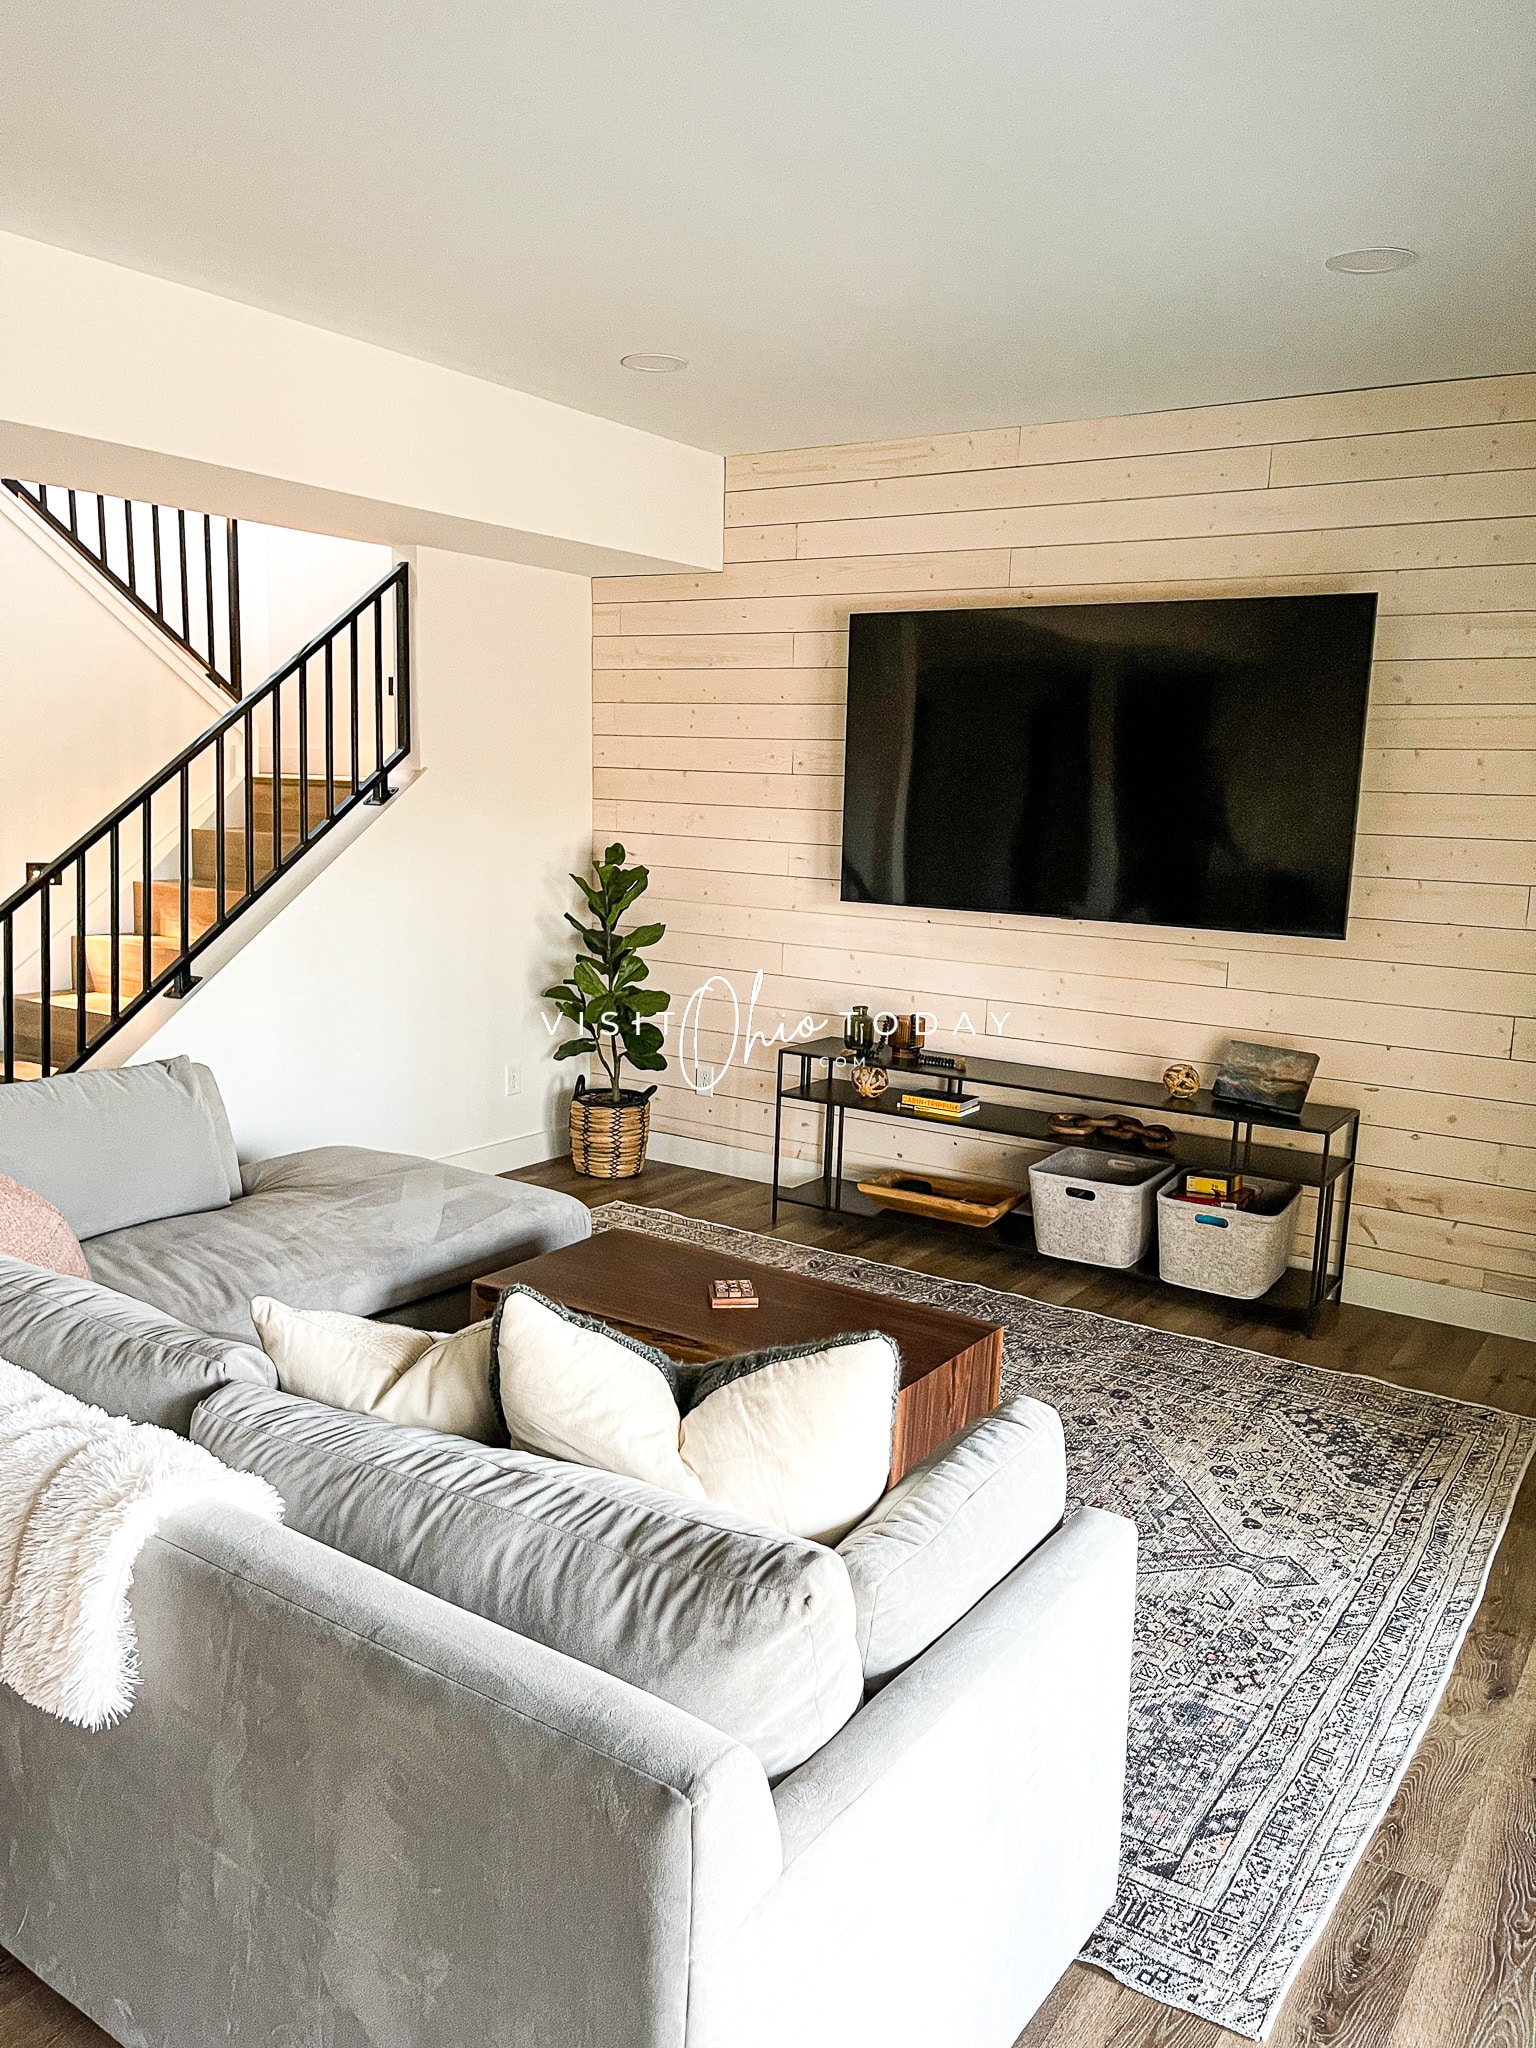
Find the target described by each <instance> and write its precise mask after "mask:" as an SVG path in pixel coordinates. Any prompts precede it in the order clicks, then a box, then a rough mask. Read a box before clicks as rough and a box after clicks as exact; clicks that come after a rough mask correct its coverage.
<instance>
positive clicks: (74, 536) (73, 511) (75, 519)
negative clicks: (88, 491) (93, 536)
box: [69, 489, 80, 540]
mask: <svg viewBox="0 0 1536 2048" xmlns="http://www.w3.org/2000/svg"><path fill="white" fill-rule="evenodd" d="M69 537H70V539H71V540H78V539H79V538H80V508H79V506H78V505H77V504H76V503H75V494H74V491H73V489H71V490H70V493H69Z"/></svg>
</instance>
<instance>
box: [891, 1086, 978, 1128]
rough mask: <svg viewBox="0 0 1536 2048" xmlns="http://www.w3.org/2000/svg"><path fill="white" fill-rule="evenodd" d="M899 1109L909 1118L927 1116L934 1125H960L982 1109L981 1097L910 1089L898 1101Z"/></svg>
mask: <svg viewBox="0 0 1536 2048" xmlns="http://www.w3.org/2000/svg"><path fill="white" fill-rule="evenodd" d="M897 1107H898V1108H900V1109H903V1110H905V1111H906V1112H907V1114H908V1115H909V1116H925V1117H929V1118H931V1119H932V1121H933V1122H934V1123H940V1124H958V1123H961V1122H963V1121H964V1119H965V1118H966V1117H968V1116H974V1115H975V1114H976V1112H977V1110H978V1109H980V1107H981V1097H980V1096H979V1095H930V1094H925V1093H923V1091H922V1090H921V1089H908V1090H907V1091H906V1092H905V1093H904V1094H903V1095H902V1096H901V1097H900V1098H899V1100H898V1103H897Z"/></svg>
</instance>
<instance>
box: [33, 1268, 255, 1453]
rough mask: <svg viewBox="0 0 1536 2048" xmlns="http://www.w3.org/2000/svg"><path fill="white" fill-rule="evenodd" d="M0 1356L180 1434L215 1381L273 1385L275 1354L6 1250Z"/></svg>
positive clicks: (95, 1403) (112, 1409) (83, 1396)
mask: <svg viewBox="0 0 1536 2048" xmlns="http://www.w3.org/2000/svg"><path fill="white" fill-rule="evenodd" d="M0 1358H5V1359H8V1360H9V1362H10V1363H11V1364H12V1365H19V1366H21V1367H22V1368H23V1369H24V1370H25V1371H27V1372H31V1373H36V1375H37V1377H38V1378H39V1379H42V1380H46V1381H47V1382H48V1384H49V1386H51V1387H57V1388H58V1390H59V1392H60V1393H62V1394H72V1395H73V1396H74V1397H75V1399H76V1400H77V1401H88V1402H89V1403H90V1404H91V1406H92V1407H93V1408H104V1409H105V1410H106V1411H107V1413H108V1414H109V1415H125V1416H127V1418H128V1420H129V1421H130V1422H153V1423H156V1424H158V1425H159V1427H160V1428H161V1429H173V1430H175V1431H176V1432H177V1434H178V1435H180V1436H186V1435H187V1434H188V1433H189V1430H190V1426H191V1421H192V1411H193V1409H194V1408H196V1406H197V1404H198V1402H199V1401H201V1400H202V1399H203V1397H204V1395H206V1394H209V1393H212V1392H213V1390H214V1389H215V1388H216V1387H222V1386H227V1385H228V1384H229V1383H230V1382H231V1381H235V1380H243V1381H247V1382H250V1383H253V1384H255V1385H258V1386H265V1387H270V1386H275V1385H276V1382H277V1375H276V1373H275V1372H274V1371H273V1370H272V1363H271V1360H270V1359H268V1358H267V1357H266V1356H265V1355H264V1354H263V1353H262V1352H260V1351H258V1350H257V1349H256V1348H255V1347H254V1346H253V1345H249V1344H238V1343H234V1342H231V1341H230V1340H229V1339H227V1338H223V1337H210V1336H208V1335H207V1334H206V1333H205V1332H204V1331H202V1330H189V1329H188V1328H187V1327H186V1326H185V1325H184V1324H182V1323H178V1322H177V1321H176V1320H175V1319H174V1318H173V1317H171V1316H168V1315H166V1314H165V1312H164V1310H162V1309H158V1308H151V1307H150V1306H149V1305H148V1304H147V1303H146V1302H143V1301H135V1300H132V1299H131V1298H130V1297H129V1296H127V1295H124V1294H114V1293H113V1292H112V1290H111V1289H110V1288H107V1287H99V1286H97V1285H96V1283H95V1282H94V1281H92V1280H77V1279H74V1278H73V1277H70V1276H67V1275H65V1274H62V1273H47V1272H44V1271H42V1270H41V1269H40V1268H39V1267H37V1266H28V1265H23V1264H22V1262H21V1261H20V1260H19V1259H8V1258H3V1257H0Z"/></svg>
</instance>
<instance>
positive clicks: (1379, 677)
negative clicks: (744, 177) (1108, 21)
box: [593, 376, 1536, 1307]
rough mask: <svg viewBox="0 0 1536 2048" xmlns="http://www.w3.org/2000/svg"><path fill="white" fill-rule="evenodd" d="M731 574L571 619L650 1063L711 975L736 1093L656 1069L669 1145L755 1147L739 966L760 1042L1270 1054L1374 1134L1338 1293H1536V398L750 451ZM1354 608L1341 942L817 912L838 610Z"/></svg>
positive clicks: (1517, 383) (1512, 383) (1017, 1162)
mask: <svg viewBox="0 0 1536 2048" xmlns="http://www.w3.org/2000/svg"><path fill="white" fill-rule="evenodd" d="M725 547H726V553H725V559H726V567H725V569H724V570H723V571H722V572H721V573H719V574H715V575H710V574H698V575H681V576H668V577H656V578H652V577H633V578H621V579H609V580H607V581H604V582H599V583H598V584H597V585H596V587H595V589H594V593H593V596H594V625H593V634H594V640H593V661H594V678H593V680H594V696H595V700H596V704H595V725H596V735H595V761H596V768H595V792H594V793H595V801H596V827H597V833H598V837H599V840H600V841H602V840H607V839H609V838H612V837H615V836H617V837H620V838H622V839H623V840H624V841H625V843H626V844H627V845H628V847H629V848H630V850H631V852H632V853H633V854H634V855H636V856H638V857H640V858H642V859H644V860H645V861H646V862H648V863H649V865H650V866H651V868H652V871H653V877H654V880H653V894H654V898H655V903H656V910H655V914H656V915H657V916H659V917H664V918H665V919H666V921H667V923H668V926H669V931H668V935H667V937H666V939H665V940H664V941H663V942H662V945H661V947H660V948H659V955H660V959H659V961H658V967H657V971H656V978H657V979H658V980H659V981H663V982H664V985H665V986H667V987H669V988H670V989H671V990H672V991H673V992H674V995H675V997H676V1002H675V1005H674V1019H673V1025H674V1039H675V1033H676V1026H677V1024H678V1022H679V1021H680V1017H679V1014H678V1013H679V1012H680V1011H681V1008H682V1004H683V1002H684V1001H685V1000H686V998H687V997H688V995H689V994H690V993H691V992H692V991H693V990H694V989H695V988H697V987H698V986H699V985H700V984H702V983H704V982H705V981H706V980H708V979H709V977H711V976H718V977H721V979H720V980H719V981H717V982H716V983H715V984H714V986H713V993H712V995H711V997H710V998H709V999H708V1000H707V1001H706V1002H705V1003H704V1004H703V1005H702V1006H701V1007H700V1006H696V1008H695V1011H694V1012H693V1015H692V1018H691V1022H693V1023H696V1024H701V1025H702V1029H700V1030H699V1032H698V1035H697V1042H696V1044H693V1043H690V1045H689V1046H688V1047H686V1048H685V1050H686V1052H687V1053H689V1054H690V1055H696V1056H697V1057H698V1058H699V1059H701V1060H705V1061H709V1062H711V1063H716V1064H719V1065H721V1066H723V1067H724V1071H723V1073H722V1074H721V1075H720V1078H719V1080H718V1082H717V1085H716V1088H715V1091H714V1093H713V1094H712V1095H705V1094H700V1093H697V1092H695V1091H693V1090H691V1089H689V1088H688V1087H687V1086H685V1085H683V1083H682V1081H681V1078H680V1076H679V1075H678V1073H677V1071H676V1067H675V1064H674V1071H673V1072H672V1073H671V1074H669V1075H668V1077H667V1080H666V1083H665V1085H664V1086H663V1089H662V1092H661V1095H660V1097H659V1100H658V1107H657V1118H656V1128H657V1129H659V1130H661V1131H666V1132H672V1133H676V1134H679V1135H682V1136H686V1137H693V1138H699V1139H705V1140H712V1141H714V1142H716V1143H718V1144H724V1145H727V1146H730V1147H732V1148H735V1149H736V1150H738V1151H741V1150H746V1151H750V1152H765V1151H766V1150H767V1149H768V1147H769V1144H770V1141H771V1133H772V1101H771V1093H772V1090H771V1072H772V1061H771V1058H770V1057H769V1056H768V1055H767V1054H766V1053H765V1051H764V1049H763V1047H762V1045H761V1044H760V1043H758V1044H754V1046H753V1047H752V1049H751V1053H750V1057H745V1056H744V1053H745V1048H744V1047H743V1046H742V1045H741V1043H740V1041H739V1040H738V1041H737V1042H736V1044H735V1050H734V1053H732V1044H733V1040H732V1032H731V1026H732V1023H733V1015H732V1008H731V996H730V994H729V993H728V992H727V984H729V986H730V989H731V990H732V991H734V994H735V997H736V999H737V1000H738V1001H739V1004H740V1008H741V1012H742V1015H741V1026H742V1031H743V1033H744V1032H745V1028H746V1022H747V1019H746V1014H745V1013H746V1010H747V1005H748V998H749V996H750V993H751V990H752V986H753V982H754V977H755V975H756V974H757V973H758V972H759V971H760V972H761V974H762V976H763V981H762V986H761V992H760V995H759V1000H758V1005H757V1011H756V1016H755V1019H754V1021H755V1023H756V1025H757V1027H758V1029H759V1031H760V1032H763V1033H765V1034H769V1035H771V1033H772V1032H773V1030H774V1028H775V1027H776V1026H778V1025H779V1024H780V1023H781V1022H782V1023H783V1024H785V1025H793V1024H794V1023H795V1022H797V1021H798V1019H799V1018H801V1017H802V1016H804V1015H806V1014H810V1015H812V1016H814V1017H816V1018H818V1019H822V1018H828V1017H832V1018H837V1017H840V1015H841V1012H842V1011H843V1010H844V1009H845V1007H846V1006H847V1004H848V1003H849V1002H850V1001H855V1000H860V999H862V1000H867V1001H870V1002H871V1003H872V1004H874V1006H875V1007H887V1008H914V1007H922V1008H925V1009H927V1010H929V1011H931V1012H936V1013H937V1014H939V1016H940V1017H941V1020H942V1021H944V1022H945V1023H946V1024H953V1023H954V1022H956V1021H958V1019H959V1017H960V1015H961V1013H964V1014H965V1015H966V1016H967V1017H968V1019H969V1020H970V1021H971V1022H972V1023H974V1024H975V1025H976V1026H977V1027H978V1028H979V1029H985V1030H987V1031H988V1033H989V1039H990V1042H989V1044H988V1045H987V1046H986V1047H985V1048H984V1049H985V1050H987V1051H989V1052H992V1053H993V1054H995V1055H996V1056H997V1057H1001V1058H1009V1057H1013V1058H1019V1059H1026V1060H1038V1061H1045V1062H1047V1063H1054V1064H1059V1065H1065V1066H1081V1067H1087V1068H1091V1069H1100V1070H1108V1071H1113V1072H1117V1073H1126V1074H1137V1075H1142V1076H1147V1077H1155V1076H1157V1075H1159V1074H1160V1073H1161V1072H1162V1069H1163V1067H1164V1066H1165V1065H1166V1063H1167V1062H1168V1061H1169V1060H1170V1059H1173V1058H1187V1059H1192V1060H1195V1061H1197V1062H1198V1063H1199V1064H1200V1065H1201V1066H1202V1068H1203V1069H1204V1070H1205V1071H1206V1073H1207V1076H1209V1074H1210V1073H1211V1072H1212V1071H1213V1070H1214V1058H1215V1055H1216V1054H1217V1053H1218V1051H1219V1049H1220V1047H1221V1045H1222V1044H1223V1042H1224V1041H1225V1040H1226V1039H1227V1038H1228V1037H1229V1036H1231V1035H1233V1034H1240V1035H1251V1036H1257V1037H1261V1038H1269V1039H1272V1040H1274V1041H1275V1042H1277V1043H1290V1044H1296V1045H1301V1046H1307V1047H1310V1048H1312V1049H1314V1050H1316V1051H1317V1052H1318V1053H1319V1054H1320V1055H1321V1059H1322V1064H1321V1068H1320V1070H1319V1076H1318V1080H1317V1083H1316V1092H1317V1093H1318V1094H1319V1095H1320V1096H1327V1097H1329V1098H1331V1099H1333V1100H1340V1101H1348V1102H1354V1103H1358V1104H1359V1105H1360V1107H1361V1109H1362V1111H1363V1113H1364V1118H1365V1124H1364V1130H1363V1137H1362V1146H1361V1152H1362V1158H1363V1161H1364V1166H1363V1169H1362V1173H1361V1176H1360V1180H1359V1185H1358V1189H1357V1196H1356V1205H1355V1220H1354V1227H1353V1231H1352V1234H1351V1242H1352V1257H1353V1259H1354V1260H1355V1261H1356V1262H1357V1264H1358V1265H1360V1266H1363V1267H1370V1268H1375V1269H1376V1270H1377V1271H1378V1272H1381V1273H1387V1274H1398V1275H1403V1276H1406V1277H1408V1278H1410V1279H1415V1280H1422V1281H1439V1282H1444V1283H1448V1284H1450V1285H1453V1286H1456V1287H1459V1288H1465V1289H1472V1290H1481V1291H1482V1292H1484V1293H1485V1294H1492V1295H1501V1296H1505V1297H1517V1298H1520V1299H1523V1300H1526V1301H1536V1021H1533V1012H1536V1001H1533V997H1536V376H1510V377H1499V378H1484V379H1477V380H1469V381H1465V382H1452V383H1439V384H1429V385H1419V386H1408V387H1399V388H1390V389H1383V390H1373V391H1363V392H1353V393H1340V394H1333V395H1329V396H1323V397H1312V398H1297V399H1283V400H1274V401H1266V402H1262V403H1255V404H1247V405H1226V406H1216V407H1209V408H1203V409H1198V410H1192V411H1186V412H1174V413H1161V414H1145V415H1138V416H1135V417H1131V418H1126V419H1111V420H1098V421H1086V422H1077V423H1072V424H1066V425H1050V426H1029V427H1022V428H1003V429H997V430H988V431H986V432H978V433H974V434H956V435H945V436H942V437H937V438H929V439H917V440H910V441H898V442H882V443H871V444H865V445H859V446H848V447H835V448H821V449H800V450H793V451H789V452H779V453H774V454H765V455H747V456H742V457H738V458H735V459H733V460H732V461H731V462H730V463H729V465H728V468H727V498H726V536H725ZM1351 590H1375V591H1377V592H1379V594H1380V605H1379V619H1378V627H1377V639H1376V662H1375V668H1374V671H1373V675H1372V682H1371V708H1370V716H1369V726H1368V731H1367V753H1366V761H1365V773H1364V794H1363V797H1362V804H1361V815H1360V831H1359V840H1358V845H1357V849H1356V861H1355V884H1354V893H1353V900H1352V909H1351V917H1350V927H1349V937H1348V939H1347V941H1346V942H1344V943H1343V944H1338V943H1330V942H1327V941H1319V940H1276V939H1269V938H1256V937H1244V936H1235V937H1229V936H1226V935H1220V934H1217V935H1213V934H1211V933H1208V932H1181V931H1162V930H1158V931H1149V930H1147V929H1146V928H1144V927H1135V926H1124V925H1118V926H1117V925H1095V924H1086V923H1083V924H1071V923H1060V922H1053V921H1044V920H1035V919H1018V918H1002V917H992V916H979V915H964V914H957V913H952V912H936V911H923V910H901V909H889V908H884V907H879V906H872V905H845V904H841V903H839V901H838V895H837V880H836V875H837V858H838V854H837V849H838V837H839V823H840V804H841V781H840V776H841V768H842V751H843V749H842V740H843V715H844V700H845V692H846V652H847V621H848V614H849V612H850V611H854V610H876V609H885V608H892V609H906V608H910V607H913V606H918V605H950V606H953V605H973V604H974V605H986V604H1021V603H1030V602H1041V603H1055V602H1069V601H1074V600H1084V601H1088V600H1094V599H1113V598H1130V597H1156V596H1168V597H1184V596H1192V595H1196V594H1205V593H1209V594H1212V595H1230V596H1239V595H1262V594H1268V593H1283V592H1300V591H1351ZM1297 800H1298V802H1304V801H1305V791H1304V790H1298V791H1297ZM662 963H664V965H663V964H662ZM936 1042H937V1043H939V1044H943V1045H948V1046H952V1047H954V1048H956V1049H958V1050H962V1051H963V1050H964V1049H965V1048H966V1046H967V1044H971V1045H973V1046H975V1047H976V1049H978V1050H980V1049H983V1048H981V1047H980V1046H979V1043H978V1041H975V1040H971V1039H968V1038H967V1037H966V1036H965V1035H964V1034H962V1035H960V1036H958V1037H955V1036H952V1035H951V1036H941V1037H940V1038H939V1039H937V1040H936ZM674 1049H675V1044H674ZM728 1056H729V1063H728V1064H727V1059H728ZM791 1127H792V1131H793V1136H794V1139H795V1142H796V1144H797V1146H798V1147H799V1149H800V1150H801V1152H802V1154H805V1153H806V1152H807V1141H808V1138H809V1131H808V1130H807V1129H805V1128H802V1127H800V1126H799V1125H794V1124H793V1122H792V1126H791ZM852 1134H853V1124H852V1123H850V1139H851V1138H852ZM858 1137H859V1147H860V1153H859V1156H860V1157H861V1158H865V1159H878V1158H894V1157H897V1156H900V1157H902V1158H907V1159H913V1160H921V1161H924V1162H925V1163H927V1164H928V1165H929V1166H931V1167H938V1166H941V1165H943V1164H945V1163H952V1164H955V1165H957V1166H959V1167H962V1168H963V1167H970V1168H971V1169H972V1170H975V1169H976V1168H985V1169H987V1170H991V1171H993V1172H997V1171H998V1170H999V1167H1001V1168H1002V1171H1003V1177H1006V1178H1013V1179H1017V1178H1020V1177H1021V1175H1022V1171H1023V1167H1024V1165H1025V1164H1026V1161H1025V1160H1024V1159H1023V1158H1022V1156H1020V1155H1019V1154H1018V1153H1017V1148H1008V1147H1006V1146H1003V1148H1002V1153H1001V1154H1000V1151H999V1145H1000V1143H1001V1141H991V1140H987V1139H985V1138H983V1137H979V1136H975V1135H971V1136H966V1135H963V1134H962V1135H958V1136H952V1135H951V1134H950V1133H948V1132H935V1131H931V1130H927V1129H919V1130H915V1131H914V1130H910V1129H908V1128H907V1127H906V1126H901V1127H892V1126H887V1125H884V1124H880V1125H876V1124H875V1123H874V1121H873V1120H870V1119H866V1120H863V1121H862V1123H860V1124H859V1126H858ZM1010 1153H1011V1156H1004V1155H1008V1154H1010ZM1508 1306H1510V1307H1512V1306H1513V1304H1508Z"/></svg>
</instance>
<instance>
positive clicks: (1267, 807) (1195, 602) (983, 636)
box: [842, 595, 1376, 939]
mask: <svg viewBox="0 0 1536 2048" xmlns="http://www.w3.org/2000/svg"><path fill="white" fill-rule="evenodd" d="M1375 620H1376V599H1375V597H1374V596H1373V595H1372V596H1349V597H1233V598H1195V599H1182V600H1177V601H1171V602H1161V603H1137V604H1075V605H1030V606H1028V607H1017V608H1012V607H1010V608H1008V609H999V610H986V609H980V610H971V611H920V612H856V613H855V614H854V616H853V617H852V618H851V619H850V621H849V633H848V726H847V766H846V771H845V781H844V789H843V870H842V873H843V881H842V894H843V899H844V901H845V902H863V903H910V904H921V905H924V906H926V907H928V908H930V909H935V910H989V911H1010V912H1015V913H1018V914H1021V915H1027V916H1031V917H1070V918H1094V919H1103V920H1107V921H1112V922H1122V923H1128V924H1151V925H1167V926H1184V927H1195V928H1198V929H1201V930H1206V931H1244V932H1273V933H1279V934H1285V935H1287V936H1290V935H1295V936H1305V937H1309V938H1322V939H1342V938H1343V937H1344V931H1345V923H1346V919H1347V916H1348V910H1349V881H1350V867H1351V862H1352V857H1353V849H1354V836H1355V812H1356V809H1357V806H1358V803H1359V791H1360V765H1361V754H1362V746H1363V741H1364V733H1365V707H1366V695H1367V689H1368V686H1369V680H1370V666H1371V641H1372V635H1373V632H1374V629H1375Z"/></svg>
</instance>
